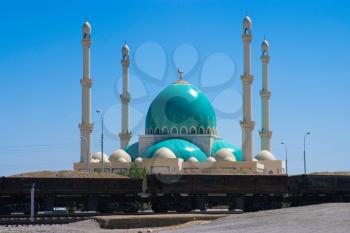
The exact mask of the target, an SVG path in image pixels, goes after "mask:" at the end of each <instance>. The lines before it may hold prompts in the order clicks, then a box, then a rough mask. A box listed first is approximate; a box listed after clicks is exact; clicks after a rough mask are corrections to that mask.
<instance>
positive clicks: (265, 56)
mask: <svg viewBox="0 0 350 233" xmlns="http://www.w3.org/2000/svg"><path fill="white" fill-rule="evenodd" d="M260 59H261V63H262V90H261V91H260V96H261V122H262V127H261V131H260V132H259V134H260V138H261V150H262V151H263V150H267V151H270V150H271V148H270V140H271V136H272V131H270V125H269V124H270V122H269V121H270V119H269V118H270V107H269V100H270V96H271V92H270V91H269V69H268V68H269V61H270V55H269V43H268V42H267V40H264V41H263V42H262V44H261V57H260Z"/></svg>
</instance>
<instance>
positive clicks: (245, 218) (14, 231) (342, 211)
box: [0, 203, 350, 233]
mask: <svg viewBox="0 0 350 233" xmlns="http://www.w3.org/2000/svg"><path fill="white" fill-rule="evenodd" d="M0 232H1V233H2V232H4V233H5V232H6V233H18V232H21V233H24V232H26V233H32V232H33V233H34V232H42V233H44V232H45V233H46V232H47V233H61V232H63V233H82V232H86V233H96V232H101V233H137V232H142V233H146V232H153V233H154V232H159V233H170V232H171V233H173V232H175V233H182V232H186V233H191V232H202V233H210V232H212V233H214V232H215V233H221V232H233V233H234V232H242V233H258V232H259V233H260V232H269V233H277V232H278V233H280V232H283V233H290V232H293V233H294V232H295V233H300V232H306V233H310V232H318V233H323V232H324V233H329V232H332V233H340V232H342V233H343V232H344V233H348V232H350V203H346V204H345V203H344V204H343V203H342V204H339V203H338V204H322V205H314V206H305V207H297V208H288V209H279V210H270V211H262V212H256V213H246V214H239V215H230V216H228V217H225V218H222V219H219V220H215V221H212V222H194V223H193V222H191V223H187V224H184V225H181V226H173V227H163V228H153V229H133V230H103V229H100V227H99V225H98V223H96V222H95V221H93V220H86V221H82V222H77V223H71V224H66V225H51V226H48V225H45V226H26V227H24V226H21V227H2V226H0Z"/></svg>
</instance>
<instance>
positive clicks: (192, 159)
mask: <svg viewBox="0 0 350 233" xmlns="http://www.w3.org/2000/svg"><path fill="white" fill-rule="evenodd" d="M187 162H191V163H198V159H196V158H195V157H193V156H192V157H190V158H189V159H188V160H187Z"/></svg>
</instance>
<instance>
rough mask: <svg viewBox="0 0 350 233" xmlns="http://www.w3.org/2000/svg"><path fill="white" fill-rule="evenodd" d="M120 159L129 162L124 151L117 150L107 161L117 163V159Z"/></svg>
mask: <svg viewBox="0 0 350 233" xmlns="http://www.w3.org/2000/svg"><path fill="white" fill-rule="evenodd" d="M120 158H123V159H125V160H126V161H127V162H131V157H130V155H129V154H128V153H127V152H126V151H125V150H122V149H118V150H115V151H113V153H112V154H111V156H110V157H109V160H110V161H111V162H118V159H120Z"/></svg>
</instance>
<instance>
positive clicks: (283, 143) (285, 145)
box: [281, 142, 288, 174]
mask: <svg viewBox="0 0 350 233" xmlns="http://www.w3.org/2000/svg"><path fill="white" fill-rule="evenodd" d="M281 144H282V145H284V147H285V148H286V174H288V149H287V144H286V143H285V142H281Z"/></svg>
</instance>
